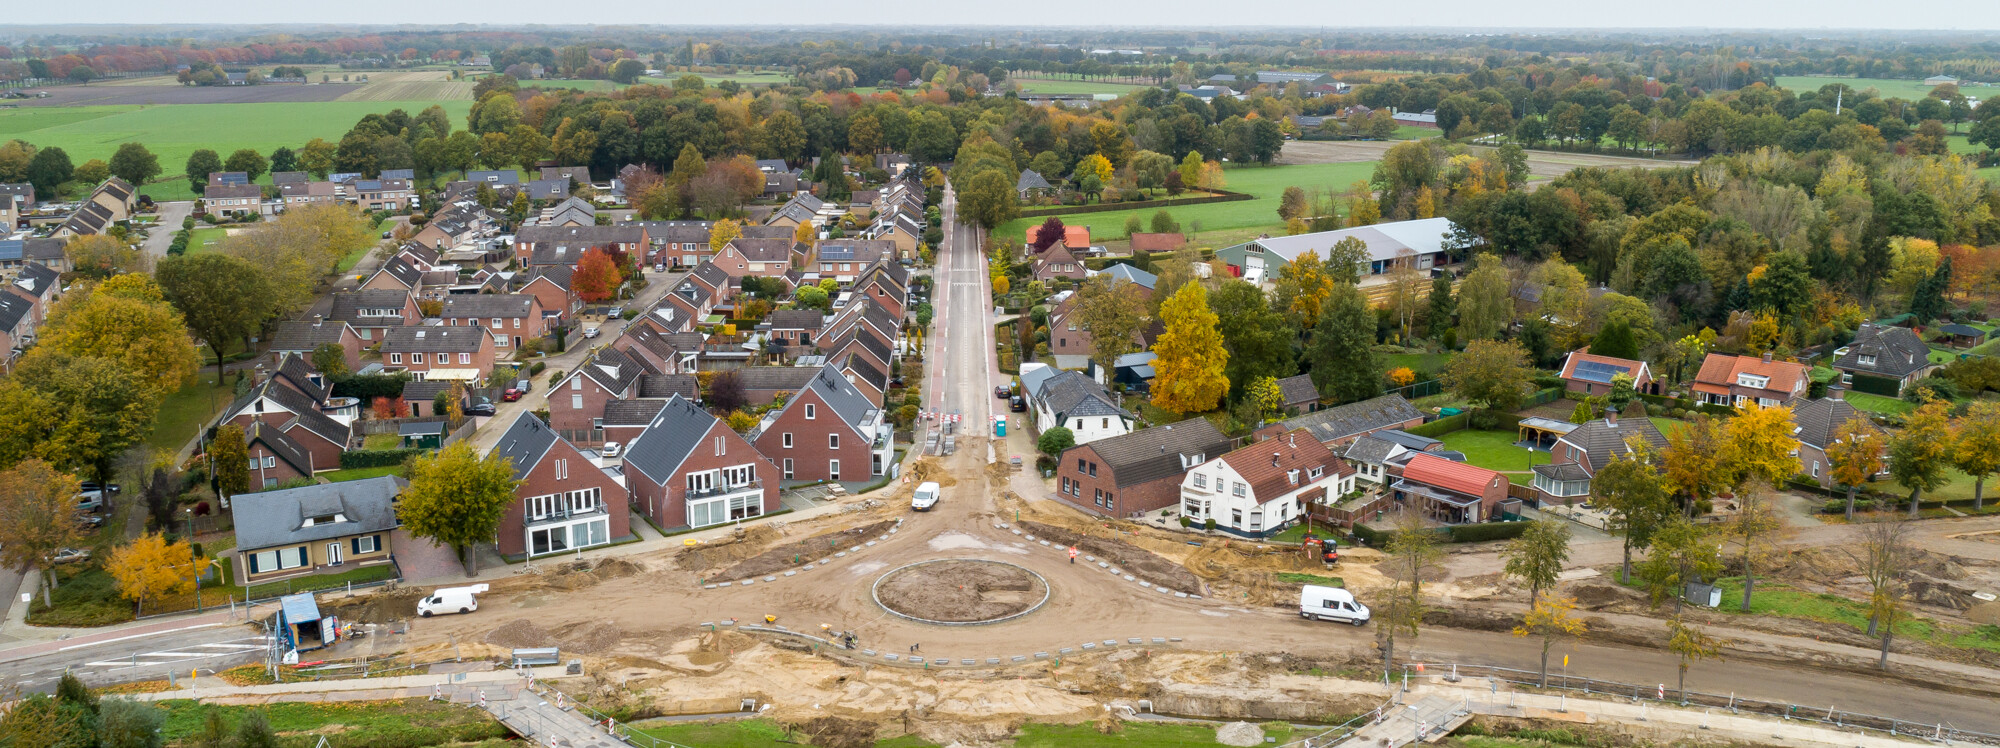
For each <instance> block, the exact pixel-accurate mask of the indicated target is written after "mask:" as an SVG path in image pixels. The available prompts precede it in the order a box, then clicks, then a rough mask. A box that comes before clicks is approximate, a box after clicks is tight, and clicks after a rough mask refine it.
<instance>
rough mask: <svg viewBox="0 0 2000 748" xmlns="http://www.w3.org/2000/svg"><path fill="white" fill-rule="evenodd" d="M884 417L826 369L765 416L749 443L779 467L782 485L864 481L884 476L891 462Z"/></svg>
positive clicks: (892, 452) (836, 373)
mask: <svg viewBox="0 0 2000 748" xmlns="http://www.w3.org/2000/svg"><path fill="white" fill-rule="evenodd" d="M884 416H885V414H884V413H883V411H882V409H881V408H880V407H878V406H876V405H875V404H874V403H871V402H869V401H868V398H867V396H866V395H863V394H861V390H859V389H857V388H855V386H854V385H852V384H849V383H848V382H847V378H846V377H845V376H843V375H842V374H841V373H840V370H839V369H837V368H835V367H833V366H827V367H823V368H821V369H820V370H819V372H818V373H817V374H815V375H814V376H813V378H812V379H811V380H810V381H808V382H807V383H806V386H804V387H801V388H799V391H798V394H796V395H793V396H792V398H791V399H790V400H788V401H786V402H785V407H784V408H782V409H780V410H777V411H774V412H772V413H770V414H768V415H766V416H764V422H763V423H760V424H758V425H757V430H755V431H753V432H751V434H750V441H751V442H752V443H755V444H756V445H757V449H758V451H760V452H762V453H763V454H764V455H765V456H767V457H769V458H771V461H772V462H775V463H777V464H778V467H779V473H780V476H781V477H782V478H783V479H784V480H788V481H791V480H800V481H815V480H836V481H860V480H867V479H868V478H870V477H871V476H876V475H881V474H882V473H883V472H884V471H886V470H888V469H889V463H890V462H892V461H893V460H894V457H895V449H894V444H893V443H894V441H895V440H894V438H893V434H892V433H891V432H890V426H889V424H888V422H887V420H885V418H884Z"/></svg>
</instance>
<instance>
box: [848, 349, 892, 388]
mask: <svg viewBox="0 0 2000 748" xmlns="http://www.w3.org/2000/svg"><path fill="white" fill-rule="evenodd" d="M840 368H841V370H842V371H846V372H848V373H851V374H853V375H854V378H855V379H857V380H860V381H863V382H867V383H868V384H869V386H871V387H874V388H875V391H877V392H887V391H889V373H888V372H886V371H883V370H881V369H877V368H875V363H874V362H872V361H869V360H868V359H867V358H865V357H863V356H861V355H860V354H858V353H857V354H853V355H850V356H848V357H847V360H846V361H842V362H840Z"/></svg>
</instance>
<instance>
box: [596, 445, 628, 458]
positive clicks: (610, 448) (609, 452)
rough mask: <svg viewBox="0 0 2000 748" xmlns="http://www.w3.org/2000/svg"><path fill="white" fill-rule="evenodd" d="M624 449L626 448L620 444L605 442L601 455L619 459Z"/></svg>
mask: <svg viewBox="0 0 2000 748" xmlns="http://www.w3.org/2000/svg"><path fill="white" fill-rule="evenodd" d="M624 449H625V447H624V446H623V445H620V444H619V443H618V442H605V443H604V449H603V450H602V451H601V452H600V454H603V455H604V456H605V457H617V456H618V455H619V454H620V453H621V452H623V451H624Z"/></svg>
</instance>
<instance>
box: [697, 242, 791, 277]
mask: <svg viewBox="0 0 2000 748" xmlns="http://www.w3.org/2000/svg"><path fill="white" fill-rule="evenodd" d="M804 256H805V245H803V244H800V243H798V242H795V241H793V240H791V239H745V238H740V237H739V238H736V239H731V240H730V241H729V243H728V244H725V245H723V247H722V249H720V250H718V251H717V252H716V253H715V257H714V258H713V259H711V260H710V262H713V263H715V266H716V267H719V268H722V272H725V273H728V274H729V277H731V278H742V277H744V276H746V275H758V276H763V277H766V278H779V277H783V276H784V275H785V273H787V272H789V271H790V270H791V269H792V267H793V265H794V264H795V263H797V262H798V260H799V259H800V258H802V257H804Z"/></svg>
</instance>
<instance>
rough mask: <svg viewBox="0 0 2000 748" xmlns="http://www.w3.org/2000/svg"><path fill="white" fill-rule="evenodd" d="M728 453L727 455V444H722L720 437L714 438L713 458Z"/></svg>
mask: <svg viewBox="0 0 2000 748" xmlns="http://www.w3.org/2000/svg"><path fill="white" fill-rule="evenodd" d="M728 453H729V445H728V443H727V442H724V441H723V440H722V437H720V436H717V437H715V456H717V457H721V456H723V455H725V454H728Z"/></svg>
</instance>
